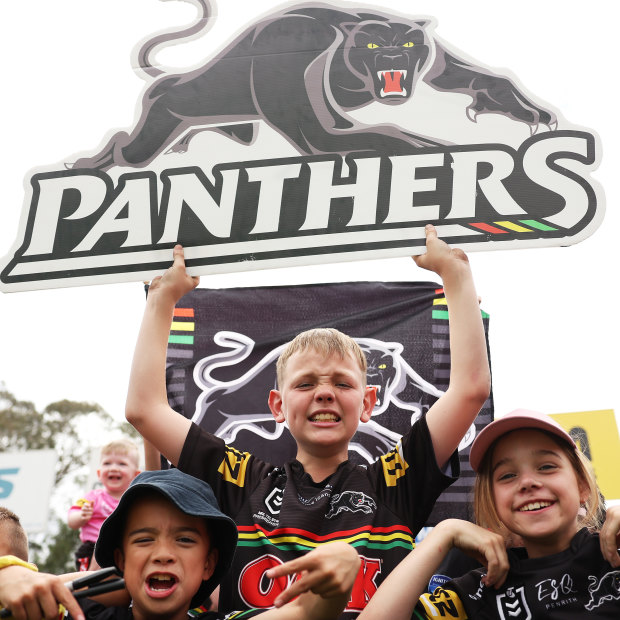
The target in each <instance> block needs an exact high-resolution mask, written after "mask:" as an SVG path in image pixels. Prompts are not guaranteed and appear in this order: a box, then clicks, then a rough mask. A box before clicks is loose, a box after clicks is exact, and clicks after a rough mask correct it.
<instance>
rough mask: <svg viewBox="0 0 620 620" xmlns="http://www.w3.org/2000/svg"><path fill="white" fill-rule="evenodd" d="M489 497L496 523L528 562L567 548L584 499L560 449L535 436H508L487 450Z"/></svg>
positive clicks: (527, 433)
mask: <svg viewBox="0 0 620 620" xmlns="http://www.w3.org/2000/svg"><path fill="white" fill-rule="evenodd" d="M492 483H493V497H494V500H495V507H496V510H497V513H498V516H499V518H500V520H501V521H502V523H504V525H505V526H506V527H507V528H508V529H509V530H510V531H511V532H514V533H515V534H518V535H519V536H521V538H522V539H523V542H524V544H525V547H526V549H527V551H528V555H529V556H530V557H540V556H542V555H549V554H552V553H559V552H560V551H563V550H564V549H567V548H568V547H569V545H570V540H571V538H572V537H573V536H574V535H575V534H576V533H577V530H578V527H579V526H578V523H577V513H578V511H579V507H580V505H581V504H582V503H583V502H585V501H586V499H587V497H588V489H587V487H586V485H585V484H583V483H582V482H580V480H579V479H578V477H577V473H576V472H575V469H574V468H573V466H572V464H571V462H570V460H569V459H568V456H567V455H566V453H565V452H564V450H563V449H562V448H561V447H560V446H559V445H558V444H557V443H556V442H555V441H554V440H553V439H551V437H549V436H548V435H546V434H545V433H543V432H541V431H536V430H531V429H526V430H521V431H513V432H511V433H508V434H507V435H505V436H504V437H502V438H501V439H500V440H499V441H498V442H497V444H496V446H495V448H494V450H493V458H492Z"/></svg>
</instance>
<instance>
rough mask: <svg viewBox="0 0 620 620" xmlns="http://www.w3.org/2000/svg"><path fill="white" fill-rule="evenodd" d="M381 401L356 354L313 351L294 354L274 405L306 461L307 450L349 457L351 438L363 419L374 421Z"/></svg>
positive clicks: (274, 393) (271, 402) (272, 398)
mask: <svg viewBox="0 0 620 620" xmlns="http://www.w3.org/2000/svg"><path fill="white" fill-rule="evenodd" d="M375 399H376V397H375V391H374V389H373V388H367V387H366V385H365V377H363V375H362V371H361V369H360V367H359V365H358V364H357V362H356V361H355V360H354V358H353V356H352V355H347V356H345V357H344V359H343V358H341V357H340V356H339V355H338V354H333V355H331V356H328V357H325V356H324V355H323V354H321V353H319V352H318V351H316V350H314V349H309V350H306V351H301V352H298V353H295V354H293V355H292V356H291V357H290V358H289V360H288V362H287V365H286V370H285V373H284V377H283V381H282V385H281V389H280V390H273V391H272V392H271V394H270V397H269V406H270V408H271V411H272V413H273V415H274V417H275V419H276V421H278V422H284V421H286V422H287V423H288V427H289V430H290V431H291V434H292V435H293V437H294V438H295V441H296V442H297V448H298V453H297V454H298V456H297V458H298V459H299V460H300V461H302V462H303V457H304V455H305V454H313V455H320V456H332V455H334V454H344V458H346V456H347V450H348V444H349V440H350V439H351V437H353V435H354V433H355V431H356V430H357V427H358V425H359V423H360V420H361V421H363V422H367V421H368V420H369V419H370V415H371V413H372V409H373V407H374V404H375Z"/></svg>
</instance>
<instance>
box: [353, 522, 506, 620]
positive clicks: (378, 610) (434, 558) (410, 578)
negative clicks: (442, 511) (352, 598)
mask: <svg viewBox="0 0 620 620" xmlns="http://www.w3.org/2000/svg"><path fill="white" fill-rule="evenodd" d="M453 547H457V548H459V549H461V550H462V551H464V552H465V553H467V554H468V555H471V556H472V557H473V558H475V559H477V560H478V561H479V562H481V563H482V564H484V565H485V566H486V567H487V574H486V576H485V577H483V579H482V582H483V583H484V584H485V585H486V586H489V587H490V586H494V587H495V588H499V587H500V586H501V585H502V584H503V583H504V581H505V580H506V575H507V574H508V569H509V564H508V556H507V555H506V549H505V546H504V540H503V538H502V537H501V536H500V535H499V534H494V533H493V532H489V531H488V530H485V529H483V528H481V527H479V526H477V525H474V524H473V523H470V522H469V521H461V520H459V519H446V520H445V521H441V522H440V523H439V524H438V525H436V526H435V527H434V528H433V530H432V531H431V532H430V534H428V536H427V537H426V538H425V539H424V540H423V541H422V542H421V543H420V544H419V545H417V546H416V548H415V549H414V550H413V551H412V552H411V553H409V555H408V556H407V557H406V558H405V559H404V560H403V561H402V562H401V563H400V564H399V565H398V566H397V567H396V568H395V569H394V570H393V571H392V572H391V573H390V574H389V575H388V577H387V578H386V580H385V581H384V582H383V583H382V584H381V585H380V586H379V588H378V589H377V591H376V592H375V594H374V595H373V597H372V598H371V599H370V601H369V603H368V605H367V606H366V608H365V609H364V611H362V613H361V614H360V615H359V616H358V618H359V620H384V619H385V618H389V619H390V620H401V619H402V620H410V618H411V617H412V614H413V610H414V609H415V606H416V605H417V603H418V600H419V599H420V597H421V596H422V594H424V592H426V588H427V586H428V582H429V580H430V578H431V577H432V576H433V574H434V573H435V571H436V570H437V568H438V567H439V565H440V564H441V562H442V561H443V559H444V558H445V557H446V555H447V554H448V551H450V549H452V548H453Z"/></svg>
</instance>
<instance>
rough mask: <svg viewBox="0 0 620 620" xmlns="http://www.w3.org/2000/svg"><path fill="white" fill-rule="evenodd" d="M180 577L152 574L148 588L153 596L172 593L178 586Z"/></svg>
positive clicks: (148, 581) (147, 582) (147, 581)
mask: <svg viewBox="0 0 620 620" xmlns="http://www.w3.org/2000/svg"><path fill="white" fill-rule="evenodd" d="M178 581H179V580H178V579H177V578H176V577H175V576H174V575H169V574H155V575H150V576H149V577H148V578H147V580H146V584H147V590H148V592H149V594H151V596H155V597H161V596H167V595H168V594H170V593H171V592H172V591H173V590H174V589H175V587H176V584H177V583H178Z"/></svg>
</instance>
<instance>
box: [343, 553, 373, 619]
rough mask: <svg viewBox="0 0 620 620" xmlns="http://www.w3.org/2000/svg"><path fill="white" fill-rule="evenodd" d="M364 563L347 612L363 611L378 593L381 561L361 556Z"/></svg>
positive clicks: (358, 574)
mask: <svg viewBox="0 0 620 620" xmlns="http://www.w3.org/2000/svg"><path fill="white" fill-rule="evenodd" d="M360 559H361V560H362V563H361V565H360V570H359V572H358V573H357V577H356V578H355V583H354V584H353V589H352V590H351V599H350V600H349V603H348V605H347V606H346V609H345V611H361V610H362V609H364V607H366V605H367V604H368V601H369V600H370V599H371V598H372V595H373V594H374V593H375V592H376V591H377V587H378V586H377V583H376V580H377V577H378V576H379V575H380V574H381V560H377V559H376V558H367V557H366V556H363V555H360Z"/></svg>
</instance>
